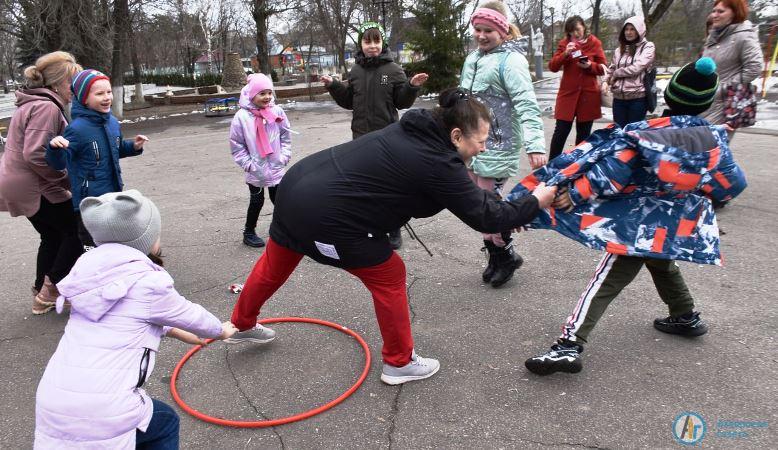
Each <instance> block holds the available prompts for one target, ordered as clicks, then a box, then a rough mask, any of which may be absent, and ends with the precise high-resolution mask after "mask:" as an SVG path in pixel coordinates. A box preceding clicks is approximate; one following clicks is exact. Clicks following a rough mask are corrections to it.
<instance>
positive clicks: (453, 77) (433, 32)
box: [406, 0, 467, 92]
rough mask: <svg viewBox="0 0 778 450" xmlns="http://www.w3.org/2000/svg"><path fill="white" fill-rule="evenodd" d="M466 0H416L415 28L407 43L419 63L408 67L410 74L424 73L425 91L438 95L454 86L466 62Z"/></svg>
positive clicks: (413, 11)
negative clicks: (417, 56) (421, 56)
mask: <svg viewBox="0 0 778 450" xmlns="http://www.w3.org/2000/svg"><path fill="white" fill-rule="evenodd" d="M466 6H467V1H463V0H453V1H452V0H419V1H417V2H416V3H415V6H413V7H411V9H410V11H411V13H412V14H413V15H414V16H416V26H415V27H414V29H413V30H412V31H410V32H409V36H408V43H409V44H410V45H411V46H412V47H413V49H414V50H416V51H418V52H420V53H421V54H422V55H423V57H424V59H423V60H422V61H419V62H416V63H412V64H407V65H406V69H407V70H408V71H410V72H412V73H419V72H426V73H428V74H429V76H430V78H429V81H427V82H426V83H425V84H424V89H425V91H427V92H440V91H442V90H443V89H445V88H448V87H452V86H456V85H457V76H458V75H459V73H460V72H461V70H462V64H463V63H464V60H465V56H466V55H465V42H466V39H467V35H466V33H467V21H465V20H464V17H463V16H464V14H465V7H466Z"/></svg>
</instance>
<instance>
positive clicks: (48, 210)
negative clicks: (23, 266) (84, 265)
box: [27, 197, 84, 290]
mask: <svg viewBox="0 0 778 450" xmlns="http://www.w3.org/2000/svg"><path fill="white" fill-rule="evenodd" d="M27 220H29V221H30V223H32V226H33V227H34V228H35V231H37V232H38V234H40V236H41V243H40V246H38V258H37V261H36V269H35V284H34V286H35V289H38V290H40V288H41V286H43V277H45V276H46V275H48V276H49V279H50V280H51V281H52V283H55V284H56V283H59V281H60V280H62V279H63V278H65V275H67V274H68V272H70V269H71V268H73V264H75V263H76V260H77V259H78V257H79V256H81V254H82V253H83V252H84V250H83V248H82V247H81V241H80V240H79V239H78V225H77V224H78V219H77V217H76V213H75V212H74V211H73V202H71V201H70V200H66V201H64V202H61V203H51V202H49V201H48V200H46V198H45V197H41V206H40V209H39V210H38V212H37V213H35V214H34V215H32V216H30V217H28V218H27Z"/></svg>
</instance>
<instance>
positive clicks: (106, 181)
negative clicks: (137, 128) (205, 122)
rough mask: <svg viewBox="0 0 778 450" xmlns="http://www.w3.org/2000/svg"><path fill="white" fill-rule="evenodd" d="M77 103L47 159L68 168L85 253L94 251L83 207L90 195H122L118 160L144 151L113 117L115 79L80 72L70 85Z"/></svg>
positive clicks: (142, 139)
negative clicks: (124, 136) (112, 85)
mask: <svg viewBox="0 0 778 450" xmlns="http://www.w3.org/2000/svg"><path fill="white" fill-rule="evenodd" d="M70 87H71V90H72V91H73V98H74V100H75V101H74V102H73V104H72V106H71V116H72V119H73V120H72V122H71V123H70V124H69V125H68V126H67V128H65V133H64V134H63V135H62V136H57V137H55V138H54V139H52V140H51V141H50V142H49V145H48V147H47V148H46V161H47V162H48V163H49V166H51V167H52V168H54V169H57V170H62V169H65V168H67V169H68V175H69V177H70V186H71V188H70V189H71V192H72V193H73V209H74V210H75V211H76V214H77V215H78V237H79V239H81V243H82V244H83V245H84V250H90V249H92V248H94V247H95V243H94V241H93V240H92V237H91V236H90V235H89V232H88V231H87V230H86V228H85V227H84V222H83V221H82V220H81V214H80V212H79V206H78V205H79V204H80V203H81V200H82V199H83V198H86V197H99V196H101V195H103V194H107V193H109V192H121V191H122V188H123V187H124V183H123V182H122V170H121V168H120V167H119V158H125V157H127V156H137V155H140V154H141V153H143V143H144V142H146V141H148V138H147V137H146V136H143V135H140V134H139V135H137V136H135V139H132V140H131V139H127V140H124V139H122V133H121V129H120V128H119V121H117V120H116V118H115V117H114V116H113V115H112V114H111V104H112V103H113V93H112V91H111V80H110V79H109V78H108V77H107V76H105V75H104V74H102V73H101V72H98V71H97V70H92V69H87V70H83V71H81V72H79V73H77V74H76V76H75V77H73V82H72V83H71V86H70Z"/></svg>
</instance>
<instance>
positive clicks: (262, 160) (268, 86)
mask: <svg viewBox="0 0 778 450" xmlns="http://www.w3.org/2000/svg"><path fill="white" fill-rule="evenodd" d="M238 104H239V105H240V109H239V110H238V112H237V113H235V117H234V118H233V119H232V126H231V127H230V150H231V151H232V157H233V159H235V163H236V164H237V165H238V167H240V168H241V169H243V171H244V172H246V184H247V185H248V187H249V195H250V197H249V208H248V212H247V213H246V227H245V228H244V230H243V243H244V244H246V245H248V246H249V247H264V246H265V241H263V240H262V238H261V237H259V236H257V233H256V227H257V219H259V212H260V211H261V210H262V206H263V205H264V204H265V190H264V187H267V188H268V189H267V190H268V193H269V194H270V201H271V202H272V203H273V204H275V199H276V187H277V186H278V183H280V182H281V177H283V176H284V173H285V172H286V165H287V164H289V160H290V159H291V158H292V140H291V138H290V136H289V135H290V131H291V130H290V127H289V119H287V117H286V114H284V110H283V109H281V107H280V106H278V105H276V104H275V103H274V102H273V81H272V80H270V78H268V77H267V76H266V75H264V74H261V73H257V74H253V75H250V76H249V79H248V84H246V86H245V87H244V88H243V90H242V91H241V92H240V101H239V102H238Z"/></svg>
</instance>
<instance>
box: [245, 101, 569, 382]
mask: <svg viewBox="0 0 778 450" xmlns="http://www.w3.org/2000/svg"><path fill="white" fill-rule="evenodd" d="M489 119H490V118H489V113H488V111H487V109H486V108H485V107H484V106H483V105H482V104H481V103H479V102H478V101H477V100H475V99H473V98H470V97H468V96H467V95H466V94H464V93H462V92H460V91H458V90H454V89H451V90H448V91H445V92H443V94H441V96H440V107H438V108H436V109H435V110H433V111H427V110H422V109H417V110H411V111H408V112H407V113H406V114H405V115H404V116H403V118H402V119H401V120H400V122H398V123H395V124H393V125H390V126H388V127H386V128H384V129H383V130H380V131H376V132H374V133H370V134H368V135H365V136H363V137H361V138H359V139H356V140H354V141H351V142H348V143H345V144H341V145H338V146H336V147H333V148H330V149H327V150H322V151H320V152H318V153H315V154H313V155H311V156H308V157H307V158H305V159H303V160H301V161H300V162H298V163H297V164H295V165H294V166H292V168H291V169H290V170H289V171H288V172H287V173H286V175H285V176H284V179H283V180H282V181H281V184H280V185H279V186H278V191H277V192H276V198H277V199H278V202H277V205H278V206H277V207H276V209H275V211H274V213H273V221H272V223H271V225H270V239H269V240H268V245H267V249H266V250H265V252H264V254H263V255H262V257H260V259H259V261H258V262H257V264H256V265H255V266H254V269H253V270H252V272H251V274H250V275H249V278H248V280H247V281H246V284H245V286H244V288H243V292H242V293H241V295H240V298H239V299H238V302H237V304H236V305H235V308H234V310H233V313H232V323H233V324H235V326H237V327H238V329H239V330H241V332H239V333H236V334H235V335H234V336H233V338H232V339H231V340H230V342H243V341H251V342H268V341H270V340H272V339H273V338H274V337H275V332H274V331H272V330H270V329H268V328H265V327H262V326H261V325H258V324H257V323H256V322H257V316H258V315H259V310H260V308H261V307H262V305H263V304H264V302H265V301H266V300H267V299H268V298H270V296H271V295H272V294H273V293H274V292H275V291H276V290H277V289H278V288H279V287H281V285H283V284H284V282H285V281H286V279H287V278H288V277H289V275H291V273H292V272H293V271H294V269H295V267H296V266H297V264H298V263H299V262H300V260H301V259H302V257H303V256H308V257H310V258H312V259H314V260H316V261H318V262H320V263H322V264H327V265H331V266H335V267H340V268H343V269H345V270H346V271H348V272H349V273H351V274H353V275H355V276H356V277H358V278H359V279H360V280H361V281H362V282H363V283H364V284H365V286H366V287H367V288H368V289H369V290H370V292H371V294H372V296H373V301H374V303H375V309H376V317H377V319H378V324H379V328H380V329H381V336H382V337H383V340H384V346H383V350H382V355H383V360H384V366H383V372H382V375H381V380H382V381H383V382H385V383H387V384H401V383H405V382H407V381H413V380H420V379H424V378H427V377H430V376H432V375H434V374H435V372H437V370H438V368H439V367H440V364H439V363H438V361H437V360H434V359H431V358H422V357H419V356H417V355H416V353H415V352H414V351H413V338H412V336H411V329H410V325H411V324H410V319H409V316H408V297H407V292H406V285H405V265H404V264H403V261H402V259H401V258H400V256H399V255H398V254H397V253H395V252H393V251H392V248H391V246H390V244H389V240H388V239H387V236H386V233H387V231H388V230H391V229H393V228H395V227H398V226H400V225H401V224H403V223H405V222H407V221H408V220H409V219H411V218H422V217H430V216H433V215H435V214H437V213H439V212H440V211H442V210H443V209H448V210H450V211H451V212H452V213H454V215H456V216H457V217H459V218H460V219H461V220H462V221H463V222H465V223H466V224H467V225H468V226H470V227H472V228H474V229H476V230H477V231H481V232H488V233H494V232H501V231H504V230H510V229H514V228H517V227H519V226H521V225H524V224H526V223H528V222H530V221H531V220H532V219H533V218H535V216H536V215H537V214H538V211H539V210H540V208H546V207H548V206H549V205H550V203H551V201H552V200H553V197H554V194H555V193H556V188H553V187H545V186H541V187H540V188H539V189H536V190H535V191H534V192H533V195H531V196H527V197H524V198H522V199H520V200H517V201H515V202H507V201H502V200H501V199H500V198H499V197H497V196H496V195H494V194H492V193H491V192H488V191H485V190H483V189H481V188H479V187H478V186H476V185H475V184H474V183H473V182H472V181H471V180H470V177H469V176H468V174H467V169H466V168H465V161H466V160H468V159H469V158H472V157H473V156H475V155H476V154H478V153H480V152H482V151H484V149H485V146H484V145H485V142H486V138H487V135H488V132H489Z"/></svg>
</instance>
